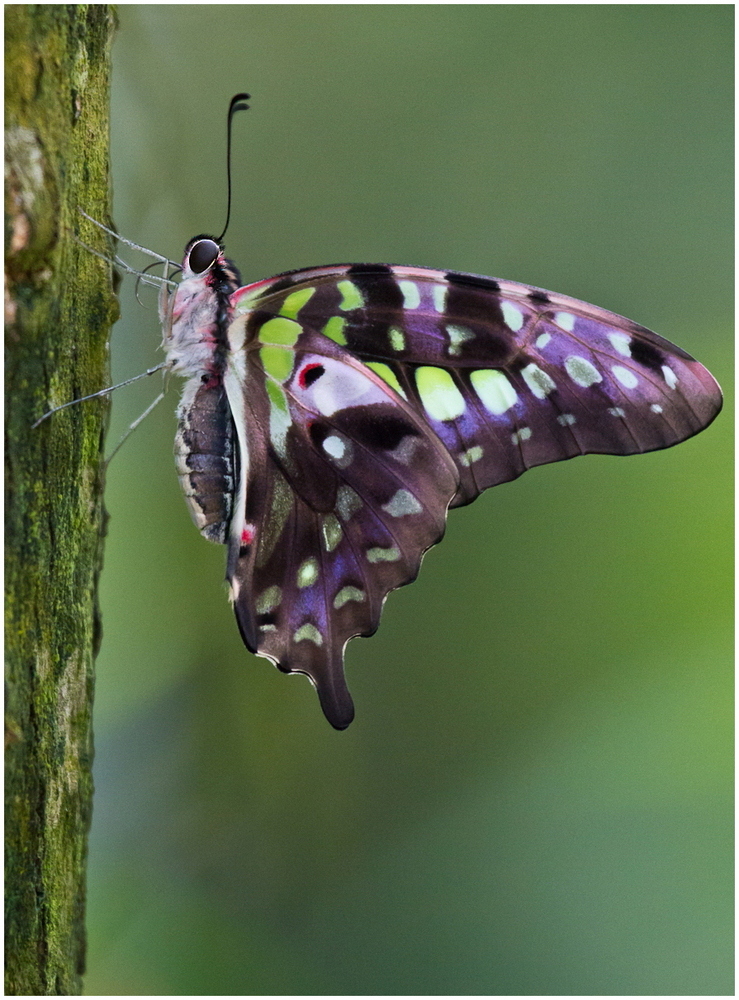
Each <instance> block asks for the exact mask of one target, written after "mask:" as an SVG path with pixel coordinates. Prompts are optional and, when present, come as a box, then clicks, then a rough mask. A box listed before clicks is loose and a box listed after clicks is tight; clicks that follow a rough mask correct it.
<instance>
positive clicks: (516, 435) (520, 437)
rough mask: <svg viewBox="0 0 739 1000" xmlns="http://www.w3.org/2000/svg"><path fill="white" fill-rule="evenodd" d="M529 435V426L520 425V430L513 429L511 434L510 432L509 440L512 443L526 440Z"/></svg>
mask: <svg viewBox="0 0 739 1000" xmlns="http://www.w3.org/2000/svg"><path fill="white" fill-rule="evenodd" d="M530 437H531V428H530V427H522V428H521V429H520V430H518V431H514V432H513V434H511V441H513V443H514V444H518V443H519V442H520V441H528V439H529V438H530Z"/></svg>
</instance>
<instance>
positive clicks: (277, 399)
mask: <svg viewBox="0 0 739 1000" xmlns="http://www.w3.org/2000/svg"><path fill="white" fill-rule="evenodd" d="M266 385H267V395H268V396H269V401H270V403H271V404H272V408H273V409H278V410H281V411H282V412H283V413H284V414H285V415H286V416H288V417H289V412H290V411H289V410H288V406H287V396H286V395H285V393H284V392H283V391H282V389H281V388H280V387H279V385H276V384H275V383H274V382H267V383H266ZM288 423H289V419H288Z"/></svg>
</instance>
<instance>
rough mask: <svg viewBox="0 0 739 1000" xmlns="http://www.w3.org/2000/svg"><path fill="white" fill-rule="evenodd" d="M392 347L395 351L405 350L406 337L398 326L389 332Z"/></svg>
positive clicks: (392, 327) (391, 328)
mask: <svg viewBox="0 0 739 1000" xmlns="http://www.w3.org/2000/svg"><path fill="white" fill-rule="evenodd" d="M389 337H390V346H391V347H392V349H393V350H394V351H404V350H405V335H404V333H403V331H402V330H399V329H398V327H397V326H391V327H390V331H389Z"/></svg>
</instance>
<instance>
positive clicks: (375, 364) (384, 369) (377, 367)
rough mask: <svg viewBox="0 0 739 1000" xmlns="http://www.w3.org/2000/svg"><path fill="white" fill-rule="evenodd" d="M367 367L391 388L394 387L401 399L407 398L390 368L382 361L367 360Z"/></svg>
mask: <svg viewBox="0 0 739 1000" xmlns="http://www.w3.org/2000/svg"><path fill="white" fill-rule="evenodd" d="M367 367H368V368H371V369H372V371H373V372H374V373H375V375H379V376H380V378H381V379H382V381H383V382H387V384H388V385H389V386H390V388H391V389H395V391H396V392H397V394H398V395H399V396H402V397H403V399H408V397H407V396H406V394H405V393H404V392H403V388H402V386H401V384H400V382H398V377H397V375H396V374H395V372H394V371H393V370H392V368H389V367H388V365H385V364H383V363H382V361H368V362H367Z"/></svg>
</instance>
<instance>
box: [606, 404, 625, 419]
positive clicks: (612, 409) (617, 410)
mask: <svg viewBox="0 0 739 1000" xmlns="http://www.w3.org/2000/svg"><path fill="white" fill-rule="evenodd" d="M608 412H609V413H610V414H611V416H612V417H625V416H626V412H625V411H624V410H622V409H621V407H620V406H609V407H608Z"/></svg>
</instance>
